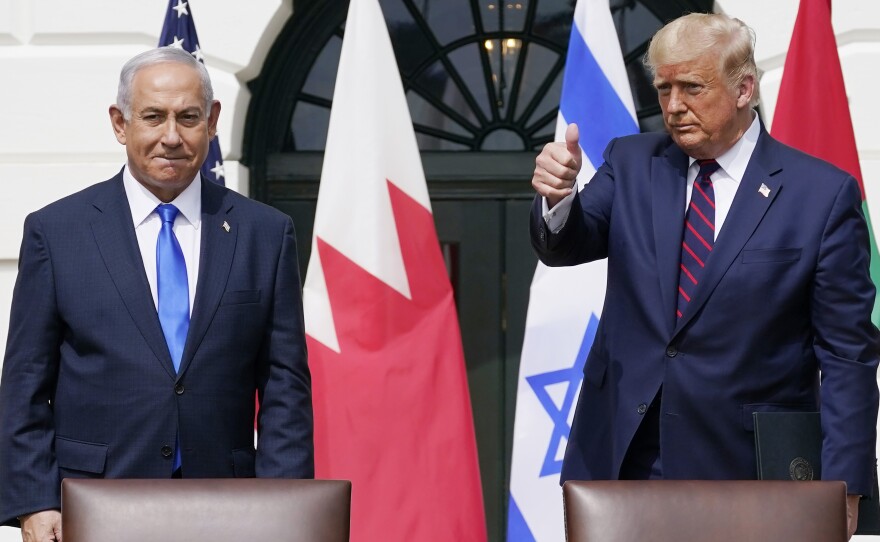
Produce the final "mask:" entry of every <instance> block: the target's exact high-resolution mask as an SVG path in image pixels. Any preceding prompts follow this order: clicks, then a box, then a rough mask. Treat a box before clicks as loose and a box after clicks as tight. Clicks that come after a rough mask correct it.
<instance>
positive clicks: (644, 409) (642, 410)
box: [636, 403, 648, 414]
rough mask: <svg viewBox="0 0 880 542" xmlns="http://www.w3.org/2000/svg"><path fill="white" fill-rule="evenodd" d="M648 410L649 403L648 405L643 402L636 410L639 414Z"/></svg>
mask: <svg viewBox="0 0 880 542" xmlns="http://www.w3.org/2000/svg"><path fill="white" fill-rule="evenodd" d="M647 411H648V405H646V404H645V403H642V404H640V405H639V408H638V410H637V411H636V412H638V413H639V414H644V413H645V412H647Z"/></svg>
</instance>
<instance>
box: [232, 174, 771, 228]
mask: <svg viewBox="0 0 880 542" xmlns="http://www.w3.org/2000/svg"><path fill="white" fill-rule="evenodd" d="M758 192H760V193H761V195H762V196H764V197H765V198H766V197H769V196H770V187H768V186H767V185H766V184H764V183H761V188H759V189H758ZM227 231H228V230H227Z"/></svg>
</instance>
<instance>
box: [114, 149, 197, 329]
mask: <svg viewBox="0 0 880 542" xmlns="http://www.w3.org/2000/svg"><path fill="white" fill-rule="evenodd" d="M122 184H123V185H124V187H125V195H126V197H127V198H128V205H129V207H130V208H131V218H132V221H133V222H134V232H135V235H136V236H137V242H138V247H139V248H140V251H141V259H142V260H143V262H144V271H146V273H147V281H148V282H149V283H150V291H151V292H152V294H153V304H154V305H155V306H156V307H157V308H158V306H159V293H158V290H157V289H156V282H157V281H156V241H157V240H158V238H159V230H160V229H161V228H162V219H161V218H159V215H158V214H157V213H156V207H158V206H159V204H161V203H163V202H162V201H160V200H159V198H157V197H156V196H155V195H153V193H152V192H150V191H149V190H147V189H146V188H145V187H144V186H143V185H142V184H141V183H139V182H138V181H137V180H136V179H135V178H134V177H133V176H132V175H131V173H130V172H129V170H128V166H126V167H125V171H124V172H123V174H122ZM170 203H171V204H173V205H174V206H175V207H177V209H178V210H179V211H180V212H179V213H178V214H177V218H176V219H174V228H173V229H174V235H175V236H176V237H177V242H178V243H180V249H181V251H182V252H183V260H184V262H185V263H186V278H187V283H188V285H189V314H190V317H192V310H193V301H194V300H195V298H196V283H197V282H198V277H199V251H200V249H201V246H202V239H201V235H199V226H201V223H202V179H201V175H200V174H199V173H196V178H195V179H193V181H192V182H191V183H190V185H189V186H188V187H186V189H185V190H184V191H183V192H181V193H180V195H179V196H177V197H176V198H175V199H174V201H171V202H170Z"/></svg>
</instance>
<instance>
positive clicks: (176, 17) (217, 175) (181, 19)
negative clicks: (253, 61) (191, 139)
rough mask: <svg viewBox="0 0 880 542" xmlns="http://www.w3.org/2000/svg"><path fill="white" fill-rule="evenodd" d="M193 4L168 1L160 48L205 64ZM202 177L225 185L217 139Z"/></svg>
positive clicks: (210, 150)
mask: <svg viewBox="0 0 880 542" xmlns="http://www.w3.org/2000/svg"><path fill="white" fill-rule="evenodd" d="M191 4H192V2H184V1H183V0H168V9H167V10H166V11H165V24H163V25H162V35H161V36H160V37H159V47H164V46H165V45H171V46H172V47H177V48H180V49H183V50H185V51H187V52H189V53H190V54H192V56H194V57H195V58H196V60H198V61H199V62H201V63H203V64H204V63H205V56H204V55H203V54H202V49H201V48H200V47H199V37H198V35H197V34H196V25H195V23H194V22H193V15H192V7H191ZM201 172H202V177H204V178H206V179H208V180H209V181H213V182H215V183H217V184H226V183H225V173H224V171H223V154H222V153H221V152H220V143H219V142H218V141H217V138H216V137H215V138H214V139H213V140H211V144H210V146H209V147H208V156H207V158H205V163H204V164H202V169H201Z"/></svg>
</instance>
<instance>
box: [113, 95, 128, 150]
mask: <svg viewBox="0 0 880 542" xmlns="http://www.w3.org/2000/svg"><path fill="white" fill-rule="evenodd" d="M110 125H111V126H112V127H113V135H115V136H116V141H118V142H119V143H121V144H122V145H125V117H124V116H123V114H122V110H121V109H119V106H117V105H116V104H113V105H111V106H110Z"/></svg>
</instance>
